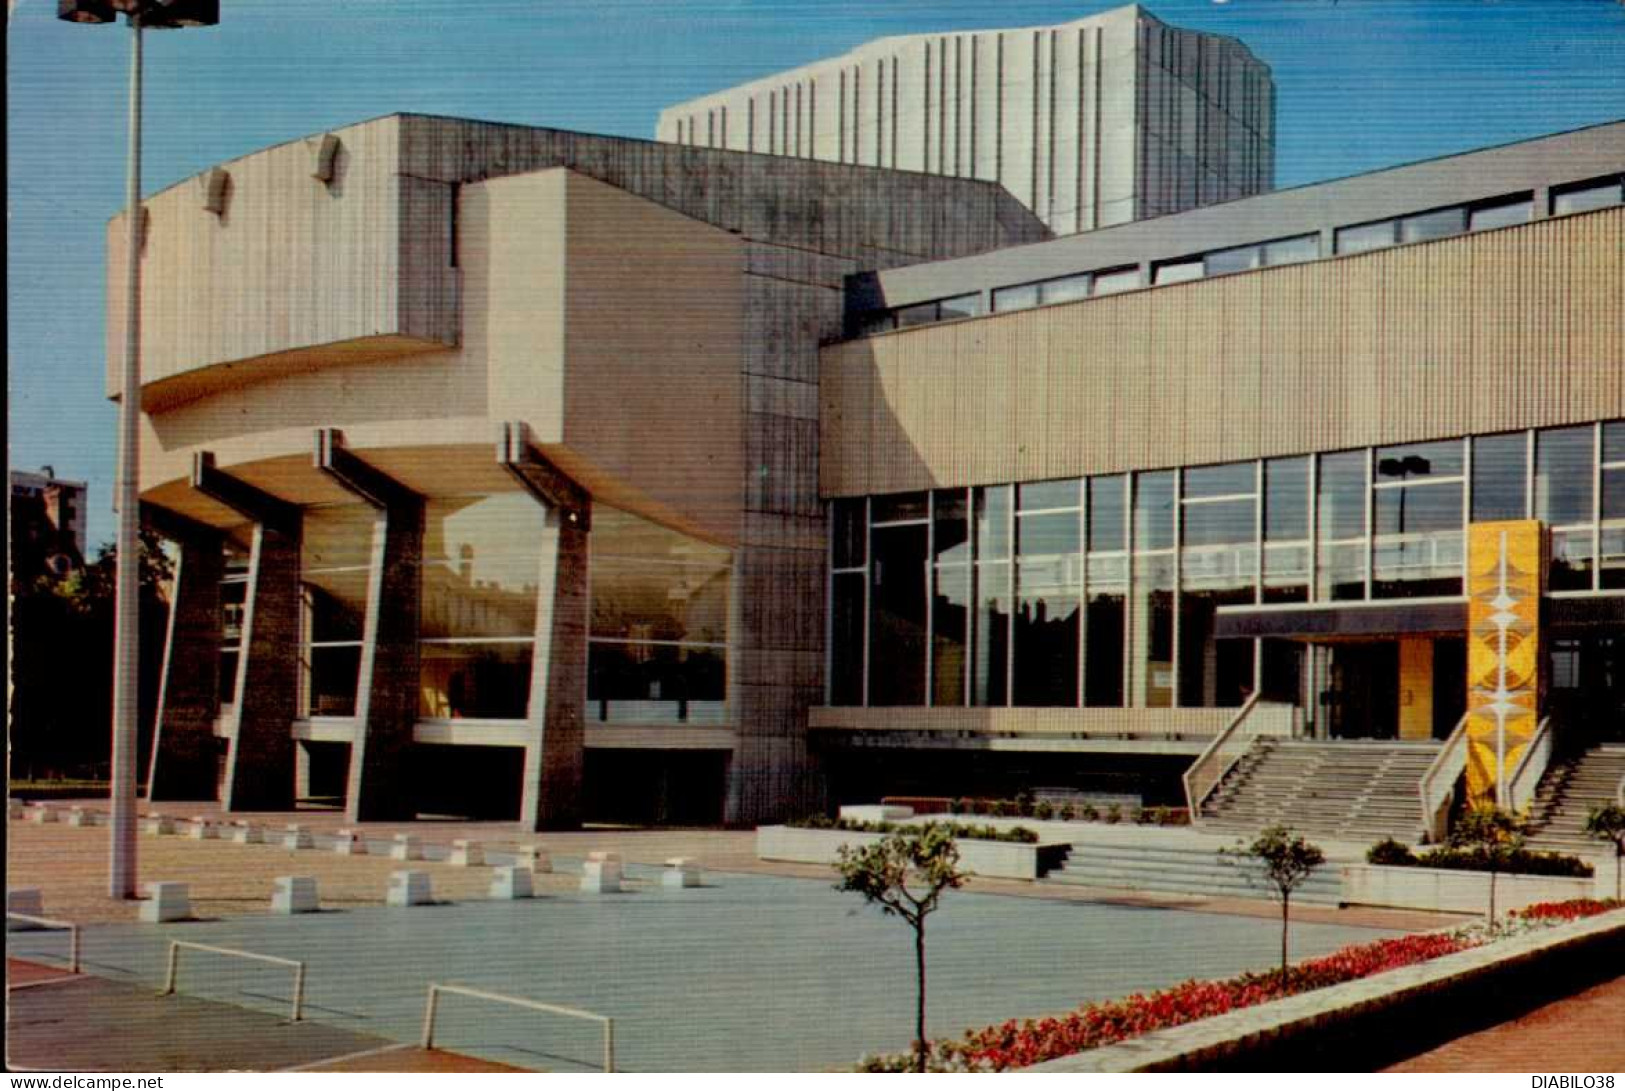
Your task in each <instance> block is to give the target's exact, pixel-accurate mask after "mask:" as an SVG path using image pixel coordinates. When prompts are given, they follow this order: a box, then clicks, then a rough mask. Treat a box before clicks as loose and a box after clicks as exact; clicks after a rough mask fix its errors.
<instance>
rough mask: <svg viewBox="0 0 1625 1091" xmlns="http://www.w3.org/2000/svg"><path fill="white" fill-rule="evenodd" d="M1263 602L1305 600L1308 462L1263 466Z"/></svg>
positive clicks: (1277, 462) (1273, 462)
mask: <svg viewBox="0 0 1625 1091" xmlns="http://www.w3.org/2000/svg"><path fill="white" fill-rule="evenodd" d="M1261 598H1262V600H1263V601H1264V602H1272V603H1273V602H1306V601H1308V599H1309V459H1308V458H1275V459H1270V460H1269V461H1267V462H1265V463H1264V586H1263V589H1262V592H1261Z"/></svg>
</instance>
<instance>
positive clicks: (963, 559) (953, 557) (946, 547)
mask: <svg viewBox="0 0 1625 1091" xmlns="http://www.w3.org/2000/svg"><path fill="white" fill-rule="evenodd" d="M931 504H932V510H933V511H934V512H935V514H934V516H933V519H934V521H935V523H936V530H935V532H934V538H933V548H934V549H935V550H936V556H935V557H934V558H933V559H934V560H935V561H936V562H937V563H938V564H965V563H967V562H969V561H970V530H969V524H970V520H969V514H968V512H967V510H966V509H967V508H968V507H969V504H970V501H969V498H968V494H967V492H966V490H964V489H938V490H937V491H936V492H934V493H932V494H931Z"/></svg>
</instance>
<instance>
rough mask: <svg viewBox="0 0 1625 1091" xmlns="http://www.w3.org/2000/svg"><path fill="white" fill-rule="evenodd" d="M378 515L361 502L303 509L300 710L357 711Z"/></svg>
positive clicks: (323, 713)
mask: <svg viewBox="0 0 1625 1091" xmlns="http://www.w3.org/2000/svg"><path fill="white" fill-rule="evenodd" d="M379 519H380V516H379V515H378V513H377V512H376V511H375V510H374V509H373V508H372V507H371V506H370V505H367V504H362V503H354V504H336V505H331V506H321V507H312V508H307V509H305V515H304V526H303V531H304V533H303V535H302V537H301V540H300V557H299V569H300V571H299V579H300V584H301V596H302V600H303V608H304V619H303V624H302V626H301V633H302V641H301V643H302V645H303V646H302V648H301V656H300V661H301V665H302V667H303V669H304V677H303V679H302V684H301V702H300V703H301V709H300V711H301V714H302V715H305V716H354V715H355V703H356V691H357V687H358V683H359V681H360V673H361V647H362V641H363V637H364V635H365V629H366V618H367V590H368V583H369V578H370V574H371V570H372V564H371V561H372V543H373V535H374V532H375V528H376V527H377V525H378V522H379Z"/></svg>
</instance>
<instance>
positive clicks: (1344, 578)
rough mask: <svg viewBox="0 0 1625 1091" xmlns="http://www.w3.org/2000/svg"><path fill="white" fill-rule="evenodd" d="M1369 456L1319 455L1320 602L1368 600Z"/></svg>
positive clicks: (1351, 453)
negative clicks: (1367, 518) (1367, 476)
mask: <svg viewBox="0 0 1625 1091" xmlns="http://www.w3.org/2000/svg"><path fill="white" fill-rule="evenodd" d="M1365 461H1366V456H1365V452H1364V451H1341V452H1338V453H1337V454H1330V455H1322V456H1320V468H1319V489H1318V493H1319V495H1318V496H1317V497H1316V510H1317V512H1318V518H1317V520H1316V521H1317V524H1318V527H1317V530H1318V534H1319V539H1320V556H1319V558H1318V563H1317V569H1316V571H1317V577H1318V578H1317V579H1316V584H1317V587H1316V593H1315V597H1316V599H1317V600H1319V601H1323V602H1324V601H1338V600H1347V599H1361V598H1364V597H1365V568H1366V537H1365V511H1366V509H1365V505H1366V497H1367V493H1368V491H1369V490H1368V488H1367V485H1366V469H1365Z"/></svg>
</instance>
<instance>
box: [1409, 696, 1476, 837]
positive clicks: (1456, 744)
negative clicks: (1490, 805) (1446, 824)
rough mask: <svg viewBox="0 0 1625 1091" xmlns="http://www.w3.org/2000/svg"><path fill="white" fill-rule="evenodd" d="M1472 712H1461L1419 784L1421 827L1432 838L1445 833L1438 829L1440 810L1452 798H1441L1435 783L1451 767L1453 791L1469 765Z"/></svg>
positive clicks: (1449, 780) (1450, 774) (1417, 787)
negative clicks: (1469, 722)
mask: <svg viewBox="0 0 1625 1091" xmlns="http://www.w3.org/2000/svg"><path fill="white" fill-rule="evenodd" d="M1470 715H1471V713H1462V717H1461V719H1459V720H1457V721H1456V726H1455V727H1454V728H1452V729H1451V731H1450V734H1449V735H1447V736H1445V740H1444V745H1443V746H1441V747H1439V752H1438V753H1437V754H1435V755H1434V757H1433V760H1432V761H1431V762H1429V763H1428V767H1427V771H1426V772H1424V773H1423V774H1422V779H1421V780H1419V781H1417V783H1416V790H1417V795H1418V797H1419V798H1420V801H1421V806H1422V828H1423V829H1425V830H1426V831H1427V832H1428V835H1429V836H1430V837H1437V836H1438V835H1439V834H1440V833H1441V832H1443V831H1441V830H1440V829H1439V812H1440V811H1441V810H1442V809H1443V808H1444V807H1445V806H1446V805H1447V804H1448V803H1449V801H1450V800H1449V795H1445V797H1444V798H1442V799H1441V798H1439V796H1440V792H1439V790H1438V789H1437V788H1435V787H1434V782H1435V781H1436V780H1438V779H1439V777H1440V776H1442V775H1444V773H1445V772H1446V771H1447V770H1448V772H1449V779H1448V781H1447V783H1448V784H1449V785H1450V790H1451V792H1452V793H1453V792H1454V791H1455V786H1456V779H1457V778H1458V777H1460V776H1461V774H1462V771H1463V770H1465V769H1466V768H1467V720H1468V717H1469V716H1470Z"/></svg>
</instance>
